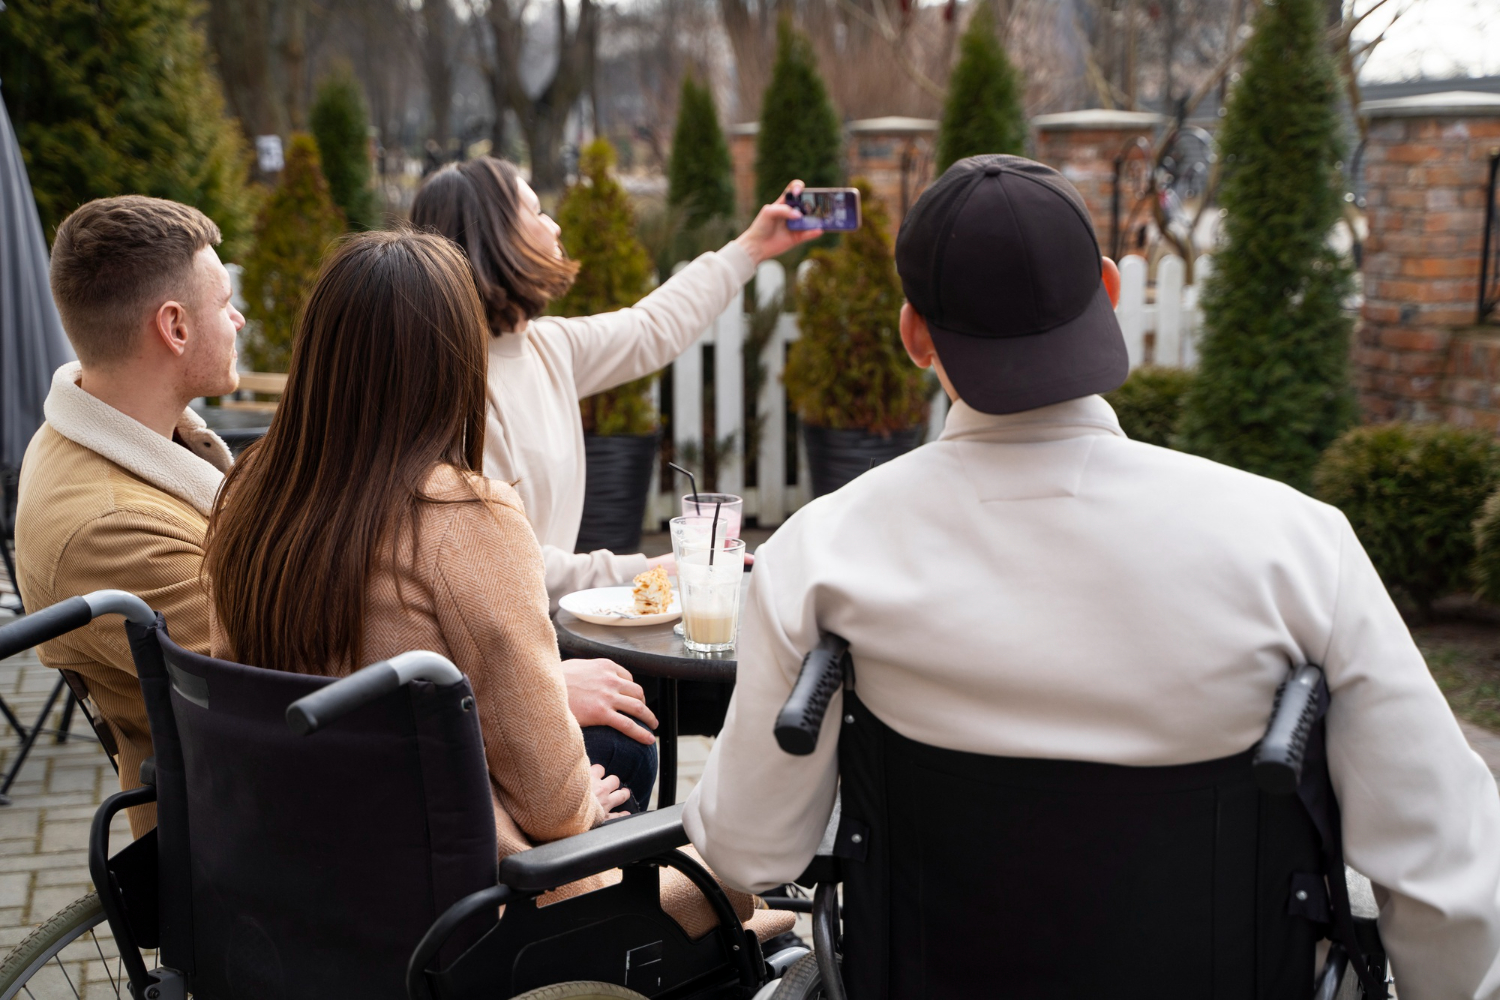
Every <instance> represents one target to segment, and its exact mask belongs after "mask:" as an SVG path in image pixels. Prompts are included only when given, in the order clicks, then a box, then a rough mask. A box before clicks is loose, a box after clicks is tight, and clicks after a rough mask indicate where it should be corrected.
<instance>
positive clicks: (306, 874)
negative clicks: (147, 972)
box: [129, 618, 497, 1000]
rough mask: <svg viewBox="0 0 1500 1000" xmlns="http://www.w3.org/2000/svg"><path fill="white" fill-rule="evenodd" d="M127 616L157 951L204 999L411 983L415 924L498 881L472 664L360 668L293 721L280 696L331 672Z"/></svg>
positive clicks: (286, 996)
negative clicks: (359, 691) (337, 700)
mask: <svg viewBox="0 0 1500 1000" xmlns="http://www.w3.org/2000/svg"><path fill="white" fill-rule="evenodd" d="M129 631H130V636H131V645H132V652H133V653H134V654H135V658H136V664H137V669H138V671H139V673H140V677H141V686H142V690H143V692H144V694H145V698H146V707H147V712H148V715H149V717H150V721H151V730H152V740H153V743H154V749H155V753H156V782H157V796H158V806H157V810H158V822H159V829H158V845H159V871H160V874H159V884H160V909H161V915H160V920H161V964H162V965H163V966H165V967H168V968H174V969H177V970H179V971H180V972H182V973H184V974H185V975H186V977H187V979H188V987H189V989H190V990H191V991H192V992H193V993H194V994H195V995H197V996H202V997H212V998H215V1000H241V998H243V1000H251V998H254V1000H267V998H273V997H274V998H281V1000H300V998H309V1000H310V998H315V997H316V998H324V997H334V996H339V997H360V998H387V997H389V998H392V1000H395V998H400V997H404V996H405V987H404V979H405V972H406V964H407V961H408V959H409V958H410V956H411V954H412V951H413V949H414V947H415V946H416V944H417V942H418V941H419V940H420V939H421V937H422V935H423V934H424V932H426V931H427V929H428V927H429V926H431V924H432V923H433V921H434V920H435V919H436V917H437V916H438V915H439V914H441V913H442V912H443V911H444V910H445V909H446V908H447V907H448V906H449V905H450V904H452V903H453V902H455V901H456V900H458V899H461V898H462V897H464V896H466V895H468V894H470V893H472V892H475V891H477V890H480V889H484V888H486V887H489V886H493V885H494V883H495V869H496V858H497V846H496V838H495V822H494V813H493V808H492V800H491V792H490V784H489V775H488V770H487V768H486V765H485V759H484V749H483V743H482V740H481V737H480V732H479V725H478V720H477V713H476V712H475V710H474V699H473V697H472V692H471V690H470V688H469V684H468V681H467V680H463V679H459V680H458V681H457V682H455V683H448V684H436V683H431V682H426V681H416V682H413V683H408V684H405V685H404V686H401V685H400V684H399V680H403V679H408V678H398V681H397V682H396V683H386V682H387V681H389V680H390V678H389V677H386V676H385V675H384V674H383V672H382V671H373V672H372V674H371V676H374V675H375V674H381V675H382V677H385V680H382V681H376V682H374V684H373V686H371V685H370V684H369V683H368V682H362V683H364V684H365V686H366V687H369V688H370V689H369V690H367V691H364V692H363V694H364V697H362V698H360V699H356V702H357V703H356V702H350V703H348V704H345V705H342V706H332V707H333V708H334V709H335V710H334V711H331V712H330V711H329V708H330V706H328V705H324V706H323V709H322V716H323V717H322V718H320V719H315V720H313V724H312V725H304V726H303V727H302V728H301V731H302V732H306V731H308V730H309V729H312V728H320V731H318V732H315V733H313V734H312V735H298V733H297V732H294V731H293V729H292V728H291V727H289V725H288V708H289V706H290V705H291V704H292V703H293V702H296V701H298V700H299V699H303V698H306V697H307V696H314V695H317V694H318V692H321V691H327V690H328V689H329V687H330V685H331V684H332V683H333V681H332V679H330V678H325V677H314V676H307V675H303V674H296V673H290V672H283V671H276V670H264V669H260V668H257V667H250V666H244V665H241V664H237V663H231V662H228V661H225V660H217V659H213V658H211V657H207V656H200V655H197V654H195V653H192V652H190V651H188V650H185V649H183V648H181V647H180V646H178V645H177V644H176V643H174V642H173V641H172V640H171V639H170V637H168V635H167V632H166V628H165V625H164V624H163V623H162V622H161V620H160V619H159V618H158V620H157V622H156V623H155V624H154V625H153V626H151V627H149V628H142V627H139V626H131V627H130V629H129ZM450 669H451V667H450ZM418 676H426V675H425V674H422V673H420V672H419V673H418ZM354 686H355V687H358V686H359V685H354ZM348 687H349V685H347V684H346V685H344V689H345V690H347V689H348ZM324 700H325V701H326V700H327V699H324ZM311 703H312V705H313V707H314V709H316V707H317V704H318V700H317V699H316V698H314V699H312V702H311ZM312 714H314V715H315V714H317V713H316V712H313V713H312ZM493 923H494V919H493V917H491V918H490V919H488V921H487V922H483V921H481V922H479V926H476V927H474V928H471V929H469V933H467V934H459V935H457V936H455V937H454V939H453V940H452V941H451V942H450V944H449V946H448V949H447V950H445V955H448V956H449V957H451V956H453V955H456V954H458V953H459V952H460V951H461V950H462V949H463V948H464V947H466V946H467V944H469V943H471V942H472V941H473V940H474V938H475V937H477V935H478V934H479V933H481V932H482V931H483V930H484V929H485V927H487V926H492V925H493Z"/></svg>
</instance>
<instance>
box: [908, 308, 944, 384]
mask: <svg viewBox="0 0 1500 1000" xmlns="http://www.w3.org/2000/svg"><path fill="white" fill-rule="evenodd" d="M901 343H902V345H903V346H905V348H906V353H907V354H908V355H910V356H911V360H912V363H913V364H915V365H916V366H917V367H918V368H931V367H932V363H933V361H935V360H936V359H937V349H936V348H935V347H933V346H932V332H931V331H930V330H928V329H927V321H926V320H925V319H923V318H922V316H921V314H920V313H918V312H917V311H916V310H915V309H913V308H912V307H911V303H910V302H903V303H902V304H901Z"/></svg>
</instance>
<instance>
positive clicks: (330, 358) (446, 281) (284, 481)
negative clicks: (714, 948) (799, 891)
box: [204, 232, 791, 940]
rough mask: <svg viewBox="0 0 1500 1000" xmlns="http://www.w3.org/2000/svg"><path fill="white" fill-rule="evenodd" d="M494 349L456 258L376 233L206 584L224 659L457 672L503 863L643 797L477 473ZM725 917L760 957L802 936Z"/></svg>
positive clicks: (515, 516) (319, 321)
mask: <svg viewBox="0 0 1500 1000" xmlns="http://www.w3.org/2000/svg"><path fill="white" fill-rule="evenodd" d="M487 336H488V334H487V332H486V329H485V321H484V312H483V309H482V308H481V306H480V303H479V297H478V294H477V293H476V291H475V289H474V281H473V278H472V277H471V275H470V272H469V266H468V264H467V262H466V261H465V260H464V258H463V255H462V254H460V253H459V252H458V250H457V248H455V247H454V246H453V244H452V243H450V242H448V241H447V240H445V239H443V238H441V237H438V236H431V235H423V234H416V233H391V232H381V233H364V234H361V235H359V236H354V237H351V238H349V239H348V240H347V241H346V242H345V243H343V244H342V245H341V246H339V247H338V249H336V250H335V251H334V252H333V253H332V254H331V255H330V256H329V258H328V259H327V260H326V261H325V263H324V265H323V270H322V272H321V273H320V274H319V276H318V280H317V283H316V284H315V285H314V287H313V290H312V292H311V294H310V295H309V296H308V301H307V305H306V307H305V309H304V311H303V315H302V317H301V319H300V321H299V323H298V329H297V337H296V340H295V342H294V344H293V348H292V363H291V370H290V371H289V372H288V374H287V384H286V391H285V393H284V394H283V395H282V397H281V405H280V406H279V407H278V408H277V411H276V417H275V419H274V420H272V421H271V429H270V430H269V431H267V432H266V436H265V437H264V438H263V439H261V440H260V441H259V442H257V443H255V444H253V445H251V446H250V447H249V448H248V449H246V451H245V454H244V455H243V456H242V457H241V458H240V460H239V462H237V463H236V464H235V466H234V470H233V472H231V473H230V475H229V477H228V478H227V479H226V480H225V483H224V488H223V490H222V491H221V492H220V494H219V497H218V500H217V502H216V504H215V507H214V511H213V515H212V518H211V519H210V521H209V528H208V537H207V541H206V543H205V548H206V552H205V557H204V570H205V572H206V574H207V576H208V578H209V579H208V582H209V589H210V592H211V594H212V601H213V611H214V621H213V622H212V623H211V644H212V647H213V655H215V656H218V657H223V658H225V659H230V660H236V661H238V662H241V663H248V664H251V665H254V666H259V667H264V668H268V669H273V670H290V671H295V672H297V673H309V674H322V675H330V676H345V675H347V674H349V673H352V672H353V671H354V670H356V669H358V668H359V667H361V666H363V665H365V664H367V663H370V662H372V661H375V660H380V659H385V658H388V657H391V656H395V655H396V654H398V653H403V652H406V651H407V650H411V649H430V650H432V651H434V652H437V653H441V654H443V655H444V656H446V657H448V658H449V659H450V660H452V661H453V662H454V663H455V664H456V665H457V666H458V668H459V669H460V670H462V671H463V672H464V674H466V675H467V676H468V678H469V683H470V684H471V685H472V686H473V688H474V700H475V707H476V710H477V711H478V713H479V725H480V729H481V731H482V732H483V734H484V752H485V757H486V759H487V763H488V765H489V772H490V788H491V791H492V792H493V797H494V807H495V828H496V833H497V834H498V838H499V844H500V854H501V856H502V857H504V856H505V855H507V854H513V853H515V852H516V851H521V850H525V849H527V848H528V847H531V846H532V845H533V844H536V843H542V842H546V841H551V840H557V839H559V838H562V837H568V836H572V835H574V834H578V833H582V832H584V831H585V830H588V829H590V828H591V827H593V826H595V825H597V824H599V823H601V822H603V820H604V819H605V818H606V817H607V816H609V815H611V814H613V811H614V810H615V809H616V808H618V807H620V806H621V805H623V804H624V803H625V801H626V798H627V795H628V794H629V793H628V790H627V789H625V788H621V787H619V781H618V779H617V778H616V777H615V776H614V775H609V776H607V777H606V776H605V775H604V772H603V769H602V768H601V767H599V766H598V765H594V766H593V767H590V765H589V762H588V758H587V757H586V756H585V755H584V744H583V737H582V734H581V733H580V732H579V728H578V723H577V722H576V721H575V720H574V719H573V716H572V714H571V713H570V712H569V710H568V702H567V693H566V691H565V689H564V684H563V679H562V671H561V663H560V662H559V660H558V654H557V639H556V637H555V635H554V633H553V631H552V623H551V621H550V620H549V619H548V617H547V589H546V586H545V582H544V579H543V568H542V556H541V551H540V548H539V547H538V545H537V541H536V536H535V535H534V534H533V533H532V531H531V526H530V525H529V524H528V523H527V521H526V515H525V513H523V511H522V509H521V502H520V499H519V498H518V497H517V496H516V491H515V490H514V489H512V488H511V487H510V486H509V485H507V484H506V483H504V482H499V481H496V480H493V479H486V478H485V477H484V476H483V475H482V474H481V473H480V472H479V466H480V462H481V456H482V454H483V451H484V433H485V417H484V395H485V381H484V348H485V340H486V338H487ZM608 881H609V878H608V877H607V876H593V877H590V878H588V879H584V880H581V881H579V882H575V883H572V884H571V885H569V886H566V887H564V888H563V889H561V890H558V891H559V893H560V894H563V895H573V894H576V893H578V892H582V891H586V890H589V889H594V888H599V887H601V886H602V885H604V884H605V883H607V882H608ZM730 898H731V900H732V901H733V902H734V904H735V909H736V912H737V914H738V915H739V916H740V919H741V920H743V921H745V922H746V926H747V927H749V928H750V929H752V930H754V931H755V932H756V933H757V934H758V935H759V936H760V937H761V939H762V940H765V939H768V938H770V937H773V936H775V935H776V934H779V933H782V932H784V931H786V930H788V929H789V928H790V926H791V919H790V914H782V913H779V912H775V911H770V910H758V909H756V908H755V904H754V901H753V900H752V898H751V897H750V896H748V895H746V894H744V893H731V895H730ZM662 905H663V906H664V907H665V909H666V910H667V912H668V913H669V914H671V915H672V916H673V917H675V918H676V919H677V921H678V922H679V923H680V924H682V926H683V928H684V930H686V931H687V932H688V933H689V934H690V935H692V936H694V937H701V936H702V935H703V934H706V933H707V932H708V930H709V929H710V928H711V927H713V926H714V925H715V924H716V923H717V918H716V917H715V916H714V915H713V912H712V910H711V909H710V908H709V905H708V902H707V901H706V900H705V899H704V898H703V896H702V895H701V894H700V893H698V891H697V890H696V889H695V888H693V887H692V885H691V883H688V882H687V881H686V880H685V879H684V878H682V877H681V876H679V875H678V874H677V873H675V872H671V871H664V872H663V876H662Z"/></svg>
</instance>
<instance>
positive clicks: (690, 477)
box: [667, 462, 703, 514]
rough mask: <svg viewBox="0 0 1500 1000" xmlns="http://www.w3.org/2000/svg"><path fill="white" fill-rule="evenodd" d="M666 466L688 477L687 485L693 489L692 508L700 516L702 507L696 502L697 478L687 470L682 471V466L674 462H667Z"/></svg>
mask: <svg viewBox="0 0 1500 1000" xmlns="http://www.w3.org/2000/svg"><path fill="white" fill-rule="evenodd" d="M667 466H668V467H669V468H673V469H676V470H677V471H678V472H680V473H682V474H683V475H684V476H687V477H688V483H690V484H691V485H692V487H693V508H694V509H695V510H697V512H698V513H700V514H702V513H703V505H702V504H700V503H699V502H698V480H697V478H696V477H695V476H694V475H693V474H692V472H690V471H689V470H687V469H684V468H683V467H682V466H680V465H678V464H677V463H676V462H668V463H667Z"/></svg>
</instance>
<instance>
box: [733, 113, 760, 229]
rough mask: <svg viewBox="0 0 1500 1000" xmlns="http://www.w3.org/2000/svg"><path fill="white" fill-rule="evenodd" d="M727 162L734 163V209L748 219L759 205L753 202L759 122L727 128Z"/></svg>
mask: <svg viewBox="0 0 1500 1000" xmlns="http://www.w3.org/2000/svg"><path fill="white" fill-rule="evenodd" d="M727 131H728V133H729V134H728V136H727V138H728V139H729V162H731V163H732V164H734V211H735V214H737V215H738V216H739V217H740V218H741V219H744V220H749V218H750V217H751V216H753V215H754V214H755V213H756V212H757V211H759V210H760V206H759V205H757V204H756V203H755V143H756V136H758V135H760V122H745V123H744V124H743V125H731V126H729V128H728V130H727Z"/></svg>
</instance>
